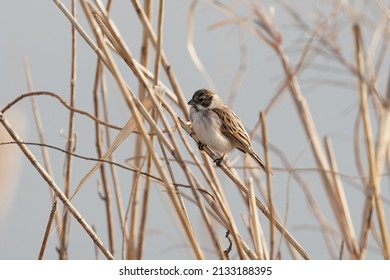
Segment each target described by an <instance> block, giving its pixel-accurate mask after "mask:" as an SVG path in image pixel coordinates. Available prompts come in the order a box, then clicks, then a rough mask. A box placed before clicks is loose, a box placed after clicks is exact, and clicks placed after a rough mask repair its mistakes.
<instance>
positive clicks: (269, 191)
mask: <svg viewBox="0 0 390 280" xmlns="http://www.w3.org/2000/svg"><path fill="white" fill-rule="evenodd" d="M260 122H261V131H262V135H263V147H264V160H265V166H266V169H267V170H271V168H270V166H271V165H270V155H269V152H268V133H267V124H266V121H265V114H264V112H261V113H260ZM266 176H267V194H268V197H267V198H268V200H267V202H268V209H269V212H270V217H269V222H270V259H275V218H274V198H273V191H272V180H271V176H273V173H272V171H271V172H267V173H266Z"/></svg>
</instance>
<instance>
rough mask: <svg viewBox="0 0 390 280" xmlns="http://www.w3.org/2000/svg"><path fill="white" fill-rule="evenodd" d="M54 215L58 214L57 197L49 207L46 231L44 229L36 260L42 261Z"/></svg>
mask: <svg viewBox="0 0 390 280" xmlns="http://www.w3.org/2000/svg"><path fill="white" fill-rule="evenodd" d="M56 213H58V212H57V197H54V199H53V205H52V207H51V211H50V215H49V219H48V220H47V225H46V229H45V234H44V236H43V240H42V244H41V249H40V250H39V255H38V260H42V259H43V255H44V254H45V250H46V245H47V241H48V240H49V236H50V230H51V226H52V224H53V220H54V216H55V214H56Z"/></svg>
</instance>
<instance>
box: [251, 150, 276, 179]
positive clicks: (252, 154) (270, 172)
mask: <svg viewBox="0 0 390 280" xmlns="http://www.w3.org/2000/svg"><path fill="white" fill-rule="evenodd" d="M249 154H250V155H251V157H252V158H253V159H254V160H255V161H256V162H257V163H258V164H259V166H260V167H261V169H263V170H264V172H265V173H269V174H271V175H272V176H274V173H273V172H272V170H271V168H267V167H266V166H265V163H264V161H263V160H262V159H261V158H260V157H259V156H258V155H257V154H256V153H255V152H254V151H252V152H250V153H249Z"/></svg>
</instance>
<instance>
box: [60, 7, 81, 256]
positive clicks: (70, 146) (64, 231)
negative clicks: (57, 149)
mask: <svg viewBox="0 0 390 280" xmlns="http://www.w3.org/2000/svg"><path fill="white" fill-rule="evenodd" d="M71 9H72V16H73V17H74V18H77V14H76V1H75V0H72V4H71ZM71 29H72V31H71V34H72V40H71V41H72V42H71V46H72V54H71V74H70V102H69V104H70V106H71V107H74V103H75V99H76V77H77V69H76V65H77V64H76V62H77V60H76V59H77V55H76V51H77V41H76V35H77V34H76V29H75V27H74V26H71ZM73 130H74V111H69V120H68V136H67V142H66V151H67V152H68V153H67V154H66V159H65V174H64V193H65V195H66V196H67V197H69V192H70V184H71V174H72V160H73V158H72V157H71V156H70V155H69V152H70V151H73V150H74V149H75V146H76V143H75V141H74V137H75V136H74V132H73ZM63 213H64V214H63V217H62V221H61V224H62V227H61V228H60V229H61V231H60V237H61V238H60V248H59V258H60V259H62V260H66V259H68V242H69V241H68V240H69V228H68V227H69V226H70V223H69V217H68V212H67V211H66V210H65V206H64V208H63Z"/></svg>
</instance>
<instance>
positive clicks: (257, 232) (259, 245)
mask: <svg viewBox="0 0 390 280" xmlns="http://www.w3.org/2000/svg"><path fill="white" fill-rule="evenodd" d="M248 190H249V193H248V206H249V225H250V229H251V233H252V240H253V245H254V247H255V251H256V257H257V259H260V260H261V259H267V255H266V254H265V252H266V250H264V248H263V242H262V238H263V234H262V230H261V228H260V223H259V217H258V215H257V207H256V195H255V191H254V188H253V183H252V180H249V182H248Z"/></svg>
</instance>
